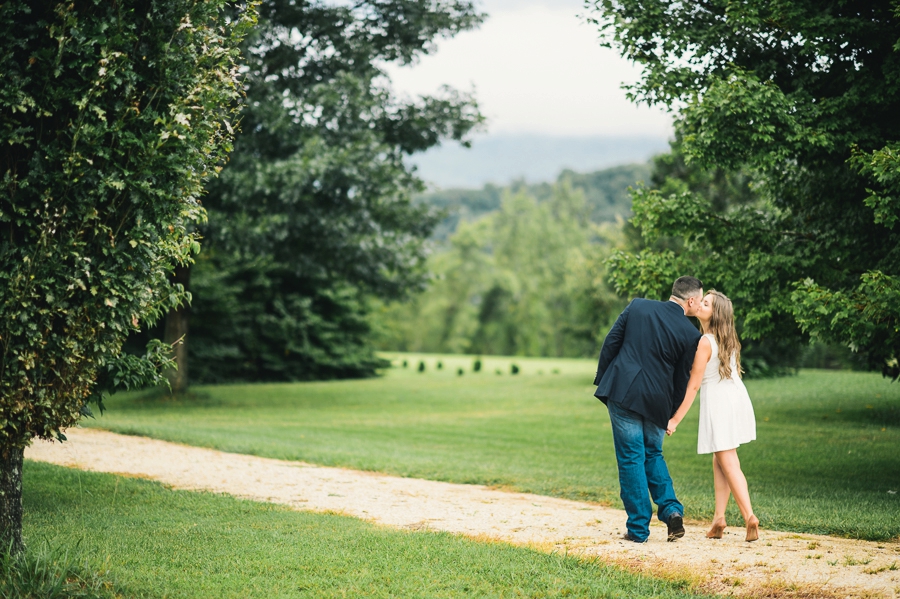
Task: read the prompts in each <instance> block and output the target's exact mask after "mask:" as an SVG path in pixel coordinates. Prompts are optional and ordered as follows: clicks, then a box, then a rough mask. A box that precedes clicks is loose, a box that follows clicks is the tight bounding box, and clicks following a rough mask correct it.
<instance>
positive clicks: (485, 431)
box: [87, 355, 900, 540]
mask: <svg viewBox="0 0 900 599" xmlns="http://www.w3.org/2000/svg"><path fill="white" fill-rule="evenodd" d="M392 357H393V358H395V360H394V361H395V364H399V363H400V361H401V360H404V359H405V360H407V362H408V367H407V368H400V367H396V368H394V369H392V370H390V371H389V372H388V373H387V374H386V375H385V376H384V377H382V378H378V379H371V380H360V381H339V382H325V383H303V384H257V385H230V386H214V387H196V388H195V389H194V394H193V396H191V397H187V398H182V399H178V400H172V399H161V398H160V397H159V395H158V394H144V395H140V394H131V395H118V396H114V397H113V398H111V399H110V400H109V402H108V405H109V411H108V412H107V413H106V415H104V416H102V417H100V418H98V419H97V420H95V421H89V422H88V423H87V424H88V425H89V426H98V427H103V428H107V429H110V430H114V431H118V432H123V433H133V434H142V435H149V436H151V437H156V438H160V439H168V440H171V441H179V442H183V443H188V444H192V445H199V446H205V447H215V448H218V449H223V450H226V451H233V452H240V453H249V454H255V455H260V456H266V457H273V458H283V459H292V460H306V461H309V462H314V463H318V464H326V465H340V466H347V467H352V468H360V469H365V470H376V471H381V472H389V473H394V474H399V475H403V476H412V477H422V478H430V479H435V480H445V481H453V482H461V483H482V484H489V485H498V486H504V487H509V488H514V489H518V490H523V491H530V492H534V493H541V494H547V495H555V496H560V497H567V498H573V499H582V500H592V501H599V502H603V503H607V504H610V505H613V506H616V507H620V506H621V503H620V502H619V499H618V479H617V474H616V464H615V457H614V452H613V445H612V437H611V432H610V426H609V419H608V416H607V413H606V409H605V407H604V406H603V405H602V404H601V403H600V402H598V401H597V400H596V399H594V398H593V395H592V393H593V387H592V386H591V385H590V383H591V380H592V379H593V374H594V366H595V363H594V361H593V360H538V359H520V358H516V359H509V358H507V359H503V358H485V359H484V365H483V368H482V371H481V372H480V373H477V374H475V373H473V372H472V361H473V359H472V358H471V357H462V356H443V357H439V356H412V355H402V356H401V355H395V356H392ZM420 360H421V361H424V362H425V364H426V369H425V372H424V373H419V372H418V369H417V366H418V363H419V361H420ZM438 360H440V361H441V362H442V363H443V369H441V370H437V368H436V363H437V361H438ZM512 362H515V363H516V365H517V366H519V368H520V369H521V372H520V374H518V375H516V376H512V375H510V366H511V363H512ZM458 368H463V369H464V370H465V373H464V374H463V375H462V376H460V375H458V374H457V369H458ZM497 371H499V374H497ZM747 387H748V388H749V390H750V394H751V397H752V398H753V402H754V406H755V409H756V415H757V425H758V440H757V441H756V442H754V443H751V444H749V445H747V446H745V447H743V448H741V449H740V450H739V455H740V457H741V460H742V464H743V467H744V471H745V473H746V475H747V478H748V481H749V484H750V490H751V494H752V497H753V500H754V508H755V510H756V513H757V514H758V515H759V517H760V519H761V521H762V524H763V526H764V527H765V528H770V529H779V530H793V531H798V532H817V533H829V534H837V535H844V536H850V537H858V538H864V539H872V540H885V539H891V538H896V537H898V535H900V385H898V384H892V383H890V382H889V381H887V380H885V379H883V378H882V377H881V376H880V375H877V374H870V373H855V372H829V371H804V372H801V373H800V374H799V375H798V376H794V377H788V378H780V379H772V380H761V381H748V382H747ZM697 413H698V407H697V406H695V407H694V409H693V410H692V412H691V414H690V415H689V416H688V418H687V419H686V420H685V422H684V423H683V424H682V425H681V426H680V427H679V429H678V432H677V433H676V434H675V435H674V436H673V437H671V438H669V439H667V440H666V444H665V453H666V457H667V460H668V462H669V466H670V469H671V471H672V476H673V478H674V480H675V485H676V490H677V491H678V493H679V496H680V498H681V499H682V501H683V502H684V504H685V506H686V510H687V514H686V515H687V517H688V518H695V519H709V518H710V517H711V515H712V510H713V488H712V471H711V465H710V457H709V456H698V455H697V454H696V442H697ZM891 491H894V492H896V493H891ZM733 509H734V508H733ZM729 518H730V520H731V521H732V522H733V523H734V524H735V525H739V524H740V518H739V516H738V515H737V512H736V510H735V511H734V512H733V513H731V514H730V515H729Z"/></svg>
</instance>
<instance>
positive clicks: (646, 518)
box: [607, 401, 684, 541]
mask: <svg viewBox="0 0 900 599" xmlns="http://www.w3.org/2000/svg"><path fill="white" fill-rule="evenodd" d="M607 408H608V409H609V421H610V423H611V424H612V431H613V443H614V444H615V447H616V461H617V462H618V465H619V487H620V489H621V491H620V496H621V497H622V503H624V504H625V512H626V513H627V514H628V521H627V522H626V527H627V528H628V532H629V533H630V534H631V536H632V537H634V538H635V539H638V540H639V541H644V540H646V539H647V537H649V536H650V519H651V518H652V517H653V506H652V505H651V504H650V498H649V497H648V496H647V491H648V489H649V491H650V496H652V497H653V501H654V503H656V505H657V507H658V508H659V509H658V512H657V516H658V517H659V519H660V520H661V521H662V522H668V521H669V518H671V517H672V515H673V514H676V513H677V514H678V515H680V516H683V515H684V506H683V505H681V502H680V501H678V499H677V498H676V497H675V487H674V486H673V485H672V477H671V476H669V468H668V467H667V466H666V460H665V459H664V458H663V455H662V444H663V437H665V434H666V431H665V429H662V428H660V427H659V426H657V425H656V424H654V423H652V422H650V421H649V420H648V419H646V418H644V417H643V416H641V415H640V414H638V413H636V412H632V411H631V410H626V409H625V408H623V407H622V406H619V405H616V404H614V403H613V402H611V401H610V402H608V403H607Z"/></svg>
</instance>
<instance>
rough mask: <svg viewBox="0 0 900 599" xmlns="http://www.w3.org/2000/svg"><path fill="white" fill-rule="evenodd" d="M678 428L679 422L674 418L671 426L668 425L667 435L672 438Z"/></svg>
mask: <svg viewBox="0 0 900 599" xmlns="http://www.w3.org/2000/svg"><path fill="white" fill-rule="evenodd" d="M677 428H678V422H676V421H675V419H674V418H670V419H669V424H667V425H666V434H667V435H669V436H670V437H671V436H672V434H673V433H674V432H675V429H677Z"/></svg>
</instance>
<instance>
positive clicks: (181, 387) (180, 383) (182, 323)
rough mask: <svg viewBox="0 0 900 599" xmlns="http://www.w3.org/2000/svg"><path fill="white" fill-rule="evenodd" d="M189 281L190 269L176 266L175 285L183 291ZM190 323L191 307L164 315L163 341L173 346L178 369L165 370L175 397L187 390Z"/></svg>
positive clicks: (183, 307) (182, 307) (181, 307)
mask: <svg viewBox="0 0 900 599" xmlns="http://www.w3.org/2000/svg"><path fill="white" fill-rule="evenodd" d="M190 281H191V269H190V267H189V266H177V267H176V268H175V283H181V284H182V285H183V286H184V288H185V289H188V284H189V283H190ZM190 321H191V307H190V306H189V305H187V304H182V305H181V306H180V307H178V308H175V309H173V310H169V313H168V314H166V331H165V333H164V335H163V341H164V342H166V343H168V344H170V345H171V344H175V343H176V342H177V341H178V340H179V339H180V340H181V342H180V343H177V344H176V345H175V346H174V347H173V350H174V351H175V364H176V365H177V366H178V368H177V369H176V368H169V369H167V370H166V372H165V375H166V378H167V379H169V385H170V386H171V388H172V394H174V395H177V394H179V393H184V392H185V391H187V388H188V356H187V343H188V325H189V324H190Z"/></svg>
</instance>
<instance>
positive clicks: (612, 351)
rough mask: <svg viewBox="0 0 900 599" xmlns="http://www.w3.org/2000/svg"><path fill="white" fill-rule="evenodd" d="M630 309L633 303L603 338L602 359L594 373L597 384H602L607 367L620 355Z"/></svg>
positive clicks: (623, 311)
mask: <svg viewBox="0 0 900 599" xmlns="http://www.w3.org/2000/svg"><path fill="white" fill-rule="evenodd" d="M630 309H631V304H628V306H626V307H625V309H624V310H622V313H621V314H619V317H618V318H617V319H616V322H615V324H613V326H612V328H611V329H610V330H609V333H607V334H606V339H604V340H603V348H601V350H600V359H599V361H598V362H597V373H596V374H595V375H594V384H595V385H599V384H600V379H602V378H603V374H604V373H605V372H606V369H607V368H609V365H610V364H612V361H613V360H614V359H615V357H616V356H617V355H619V350H620V349H621V348H622V341H624V339H625V323H626V322H627V321H628V311H629V310H630Z"/></svg>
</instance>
